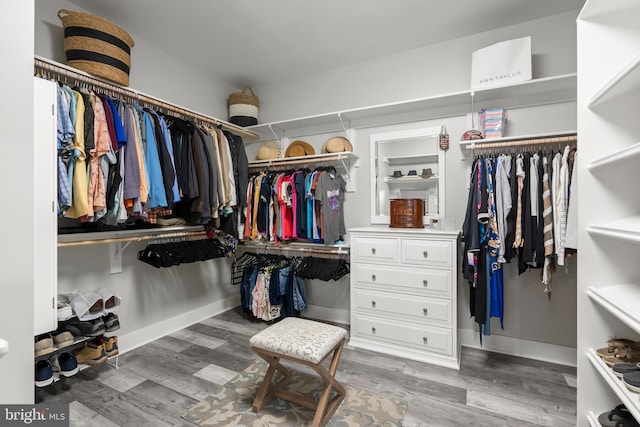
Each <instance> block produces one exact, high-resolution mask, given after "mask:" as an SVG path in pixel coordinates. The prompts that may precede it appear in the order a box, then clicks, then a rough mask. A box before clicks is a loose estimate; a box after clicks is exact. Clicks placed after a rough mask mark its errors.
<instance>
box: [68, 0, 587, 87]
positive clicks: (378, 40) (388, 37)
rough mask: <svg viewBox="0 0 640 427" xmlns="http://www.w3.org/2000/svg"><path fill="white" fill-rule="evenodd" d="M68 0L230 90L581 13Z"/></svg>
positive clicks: (514, 4) (494, 4)
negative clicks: (214, 79) (560, 15)
mask: <svg viewBox="0 0 640 427" xmlns="http://www.w3.org/2000/svg"><path fill="white" fill-rule="evenodd" d="M69 1H71V3H73V4H75V5H77V6H79V7H81V8H83V9H85V10H88V11H90V12H91V13H94V14H96V15H99V16H102V17H104V18H106V19H109V20H111V21H113V22H114V23H116V24H117V25H119V26H121V27H122V28H124V29H125V30H127V31H128V32H129V33H131V35H132V36H133V38H134V40H136V39H140V38H141V39H144V40H145V41H147V42H149V43H152V44H154V45H156V46H158V47H159V48H160V49H163V50H165V51H167V52H168V53H170V54H171V55H173V56H175V57H177V58H179V59H180V60H182V61H185V62H187V63H190V64H192V65H194V66H196V67H199V68H201V69H204V70H206V71H207V72H209V73H210V74H211V75H213V76H215V77H217V78H218V79H221V80H223V81H225V82H227V83H228V84H230V85H232V86H234V87H242V86H244V85H251V86H254V87H255V86H258V85H264V84H269V83H274V82H277V81H281V80H288V79H292V78H296V77H300V76H305V75H309V74H313V73H316V72H319V71H323V70H327V69H331V68H336V67H341V66H345V65H348V64H352V63H356V62H360V61H364V60H367V59H371V58H375V57H380V56H385V55H389V54H392V53H396V52H400V51H404V50H409V49H414V48H417V47H421V46H426V45H430V44H434V43H439V42H442V41H445V40H450V39H454V38H459V37H464V36H468V35H471V34H476V33H480V32H484V31H488V30H491V29H495V28H499V27H504V26H508V25H513V24H517V23H520V22H525V21H529V20H532V19H537V18H542V17H545V16H549V15H554V14H558V13H563V12H567V11H570V10H575V9H580V8H581V7H582V5H583V4H584V2H585V0H482V1H477V0H322V1H312V0H181V1H173V0H135V1H132V0H109V1H96V0H69ZM133 52H135V47H134V50H133ZM134 54H135V53H134Z"/></svg>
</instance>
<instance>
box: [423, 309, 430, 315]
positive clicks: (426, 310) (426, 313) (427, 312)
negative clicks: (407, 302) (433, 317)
mask: <svg viewBox="0 0 640 427" xmlns="http://www.w3.org/2000/svg"><path fill="white" fill-rule="evenodd" d="M422 313H423V314H424V315H425V316H428V315H429V309H428V308H423V309H422Z"/></svg>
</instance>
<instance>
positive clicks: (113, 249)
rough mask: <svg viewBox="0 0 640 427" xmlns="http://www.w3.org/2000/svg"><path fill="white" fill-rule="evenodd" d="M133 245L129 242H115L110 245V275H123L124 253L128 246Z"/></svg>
mask: <svg viewBox="0 0 640 427" xmlns="http://www.w3.org/2000/svg"><path fill="white" fill-rule="evenodd" d="M130 244H131V241H129V242H113V243H111V244H110V245H109V254H110V261H111V265H110V269H109V273H110V274H118V273H122V252H123V251H124V250H125V249H127V246H129V245H130Z"/></svg>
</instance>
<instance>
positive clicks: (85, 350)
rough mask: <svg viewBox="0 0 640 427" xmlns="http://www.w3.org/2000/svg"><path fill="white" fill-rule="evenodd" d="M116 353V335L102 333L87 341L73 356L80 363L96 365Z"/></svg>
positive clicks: (117, 352) (104, 361) (117, 351)
mask: <svg viewBox="0 0 640 427" xmlns="http://www.w3.org/2000/svg"><path fill="white" fill-rule="evenodd" d="M118 354H119V350H118V337H116V336H113V337H106V336H104V335H102V336H98V337H95V338H93V339H91V340H89V341H87V342H86V343H85V344H84V346H83V347H82V348H81V349H80V350H79V351H78V352H76V354H75V356H76V358H77V359H78V363H80V364H83V365H89V366H96V365H102V364H103V363H106V362H107V360H109V358H110V357H113V356H117V355H118Z"/></svg>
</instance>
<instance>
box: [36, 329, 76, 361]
mask: <svg viewBox="0 0 640 427" xmlns="http://www.w3.org/2000/svg"><path fill="white" fill-rule="evenodd" d="M73 343H74V338H73V334H71V333H70V332H68V331H55V332H53V333H48V334H42V335H38V336H37V337H36V343H35V348H34V350H35V356H36V357H39V356H44V355H45V354H49V353H53V352H54V351H55V350H59V349H61V348H64V347H67V346H69V345H71V344H73Z"/></svg>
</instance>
